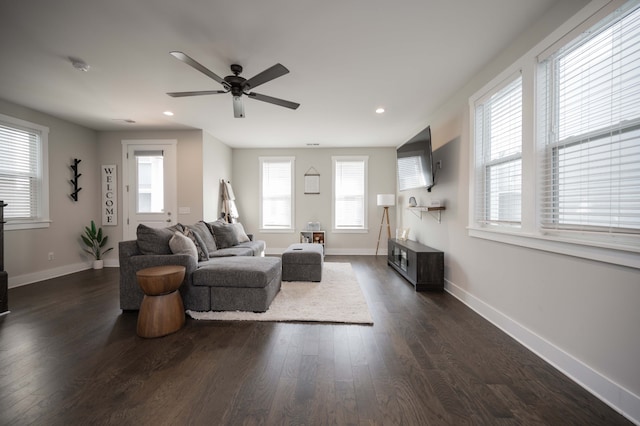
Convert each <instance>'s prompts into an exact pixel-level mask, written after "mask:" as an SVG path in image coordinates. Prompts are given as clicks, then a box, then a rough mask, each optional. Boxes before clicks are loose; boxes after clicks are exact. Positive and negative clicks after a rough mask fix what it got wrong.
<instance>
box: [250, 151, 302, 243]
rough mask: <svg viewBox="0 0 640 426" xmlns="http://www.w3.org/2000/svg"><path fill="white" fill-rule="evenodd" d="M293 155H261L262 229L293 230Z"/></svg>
mask: <svg viewBox="0 0 640 426" xmlns="http://www.w3.org/2000/svg"><path fill="white" fill-rule="evenodd" d="M294 160H295V159H294V158H293V157H260V159H259V161H260V229H262V230H287V231H291V230H293V205H294V203H293V202H294V198H293V194H294V192H293V171H294Z"/></svg>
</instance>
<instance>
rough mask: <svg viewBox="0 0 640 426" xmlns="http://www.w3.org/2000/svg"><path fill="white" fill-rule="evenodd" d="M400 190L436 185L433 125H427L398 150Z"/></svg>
mask: <svg viewBox="0 0 640 426" xmlns="http://www.w3.org/2000/svg"><path fill="white" fill-rule="evenodd" d="M396 159H397V172H398V190H399V191H406V190H407V189H415V188H426V189H427V191H429V192H430V191H431V188H432V187H433V185H435V175H434V172H435V169H434V167H433V151H432V148H431V127H427V128H426V129H424V130H423V131H421V132H420V133H418V134H417V135H415V136H414V137H413V138H411V139H410V140H409V141H408V142H407V143H405V144H404V145H402V146H401V147H399V148H398V149H397V150H396Z"/></svg>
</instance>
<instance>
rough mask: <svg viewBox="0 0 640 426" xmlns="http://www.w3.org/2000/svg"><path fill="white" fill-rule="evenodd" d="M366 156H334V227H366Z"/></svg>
mask: <svg viewBox="0 0 640 426" xmlns="http://www.w3.org/2000/svg"><path fill="white" fill-rule="evenodd" d="M366 173H367V160H366V158H340V157H334V179H333V182H334V228H335V229H365V228H366V225H367V224H366V176H367V175H366Z"/></svg>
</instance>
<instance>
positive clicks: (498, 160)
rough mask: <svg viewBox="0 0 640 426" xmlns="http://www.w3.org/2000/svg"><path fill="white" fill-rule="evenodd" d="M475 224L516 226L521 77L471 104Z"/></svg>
mask: <svg viewBox="0 0 640 426" xmlns="http://www.w3.org/2000/svg"><path fill="white" fill-rule="evenodd" d="M475 126H476V128H475V146H476V155H475V158H476V167H475V169H476V171H475V173H476V175H477V176H476V185H477V188H476V196H477V199H476V214H475V220H476V222H477V223H479V224H484V225H486V224H493V225H497V224H503V225H519V224H520V218H521V202H520V199H521V191H522V76H521V75H520V73H518V76H517V77H516V78H511V79H510V80H508V82H507V84H506V85H504V87H500V88H498V89H496V90H493V91H491V92H490V93H489V94H488V95H487V96H485V97H483V98H481V99H479V100H478V101H476V102H475Z"/></svg>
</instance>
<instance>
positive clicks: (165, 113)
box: [163, 111, 173, 117]
mask: <svg viewBox="0 0 640 426" xmlns="http://www.w3.org/2000/svg"><path fill="white" fill-rule="evenodd" d="M163 114H164V115H166V116H167V117H173V113H172V112H171V111H165V112H163Z"/></svg>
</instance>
